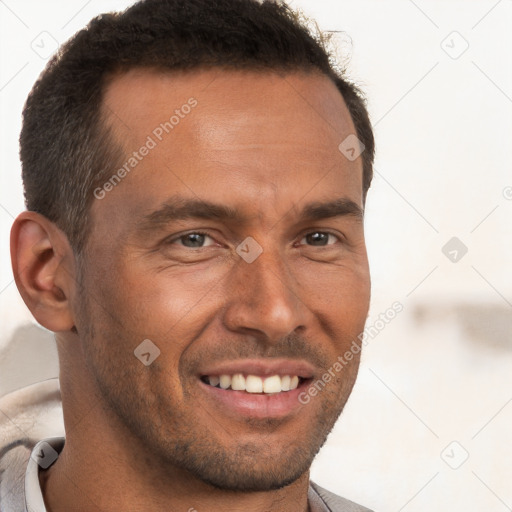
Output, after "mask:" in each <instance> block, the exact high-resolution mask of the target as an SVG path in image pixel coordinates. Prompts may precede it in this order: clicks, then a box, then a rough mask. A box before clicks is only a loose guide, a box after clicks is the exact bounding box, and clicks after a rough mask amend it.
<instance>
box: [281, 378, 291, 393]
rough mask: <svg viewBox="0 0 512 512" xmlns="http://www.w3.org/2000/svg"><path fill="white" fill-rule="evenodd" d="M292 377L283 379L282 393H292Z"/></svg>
mask: <svg viewBox="0 0 512 512" xmlns="http://www.w3.org/2000/svg"><path fill="white" fill-rule="evenodd" d="M290 380H291V379H290V376H289V375H285V376H284V377H281V391H290Z"/></svg>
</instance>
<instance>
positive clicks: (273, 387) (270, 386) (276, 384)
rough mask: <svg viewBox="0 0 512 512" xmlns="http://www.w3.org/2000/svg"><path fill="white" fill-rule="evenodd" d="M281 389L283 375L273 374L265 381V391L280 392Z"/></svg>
mask: <svg viewBox="0 0 512 512" xmlns="http://www.w3.org/2000/svg"><path fill="white" fill-rule="evenodd" d="M280 391H281V377H279V375H273V376H272V377H267V378H266V379H265V380H264V381H263V392H264V393H279V392H280Z"/></svg>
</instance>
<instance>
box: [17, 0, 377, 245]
mask: <svg viewBox="0 0 512 512" xmlns="http://www.w3.org/2000/svg"><path fill="white" fill-rule="evenodd" d="M134 67H148V68H156V69H162V70H165V71H171V72H172V71H175V70H180V71H183V70H194V69H204V68H210V67H217V68H226V69H250V70H262V71H264V70H267V71H268V70H276V71H314V70H316V71H319V72H321V73H323V74H325V75H327V76H328V77H330V78H331V79H332V80H333V82H334V83H335V84H336V86H337V88H338V90H339V91H340V93H341V95H342V96H343V98H344V100H345V103H346V105H347V107H348V110H349V112H350V114H351V116H352V120H353V122H354V125H355V128H356V131H357V137H358V138H359V139H360V141H361V142H362V143H363V144H364V146H365V151H364V152H363V155H362V158H363V198H364V200H365V199H366V193H367V191H368V188H369V187H370V183H371V180H372V176H373V159H374V138H373V131H372V127H371V124H370V121H369V118H368V113H367V110H366V105H365V101H364V98H363V96H362V94H361V92H360V91H359V89H358V88H357V87H356V86H355V85H354V84H353V83H351V82H350V81H349V80H347V79H346V78H345V77H344V76H342V75H343V73H341V72H339V71H337V70H336V67H335V63H334V62H333V61H332V58H331V56H330V55H329V53H328V51H327V50H326V47H325V44H324V40H323V38H322V37H321V36H320V37H319V36H316V37H315V36H314V35H313V34H312V33H311V32H310V31H309V30H308V29H307V27H306V26H305V25H304V24H303V23H301V22H300V20H299V18H298V16H297V14H296V13H294V12H293V11H292V10H291V9H290V8H289V7H288V6H287V5H286V4H284V3H281V2H275V1H271V0H264V1H262V2H260V1H257V0H215V2H213V1H212V0H142V1H140V2H138V3H136V4H135V5H133V6H132V7H130V8H129V9H127V10H126V11H124V12H122V13H109V14H103V15H100V16H97V17H96V18H94V19H93V20H91V22H90V23H89V24H88V26H87V27H86V28H84V29H83V30H80V31H79V32H78V33H77V34H75V35H74V36H73V37H72V38H71V39H70V40H69V41H68V42H67V43H66V44H65V45H64V46H63V47H61V49H60V50H59V52H58V53H57V54H56V55H55V56H54V57H53V58H52V59H51V60H50V62H49V63H48V65H47V66H46V68H45V70H44V71H43V72H42V74H41V76H40V77H39V79H38V80H37V82H36V83H35V85H34V87H33V89H32V91H31V92H30V94H29V96H28V98H27V102H26V105H25V108H24V111H23V128H22V131H21V135H20V157H21V162H22V176H23V183H24V188H25V201H26V206H27V208H28V209H29V210H33V211H36V212H39V213H41V214H42V215H44V216H45V217H47V218H48V219H50V220H51V221H53V222H54V223H55V224H57V226H59V227H60V228H61V229H62V230H63V231H64V232H65V233H66V235H67V237H68V239H69V241H70V244H71V246H72V247H73V249H74V250H75V251H76V252H77V253H80V252H81V250H82V249H83V247H84V245H85V241H86V238H87V232H88V227H89V223H88V211H89V207H90V204H91V202H92V201H93V200H94V196H93V193H92V190H94V188H95V187H96V186H97V185H98V184H99V183H101V182H102V181H103V180H104V179H105V176H106V173H107V172H111V169H112V168H114V167H115V166H116V165H117V163H118V161H119V159H120V157H121V155H120V148H119V147H117V146H116V145H115V144H114V142H113V140H112V137H110V136H109V133H108V131H107V129H106V127H105V124H104V123H103V122H102V119H101V116H100V112H101V102H102V91H103V89H104V85H105V82H106V80H107V79H108V77H109V76H111V75H112V74H113V73H117V72H120V71H124V70H128V69H130V68H134ZM340 142H341V141H340Z"/></svg>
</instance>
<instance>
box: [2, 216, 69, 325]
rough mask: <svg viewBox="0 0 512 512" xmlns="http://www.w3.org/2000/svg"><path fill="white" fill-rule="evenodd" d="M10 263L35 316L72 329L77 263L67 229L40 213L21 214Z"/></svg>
mask: <svg viewBox="0 0 512 512" xmlns="http://www.w3.org/2000/svg"><path fill="white" fill-rule="evenodd" d="M11 262H12V270H13V273H14V280H15V281H16V285H17V287H18V290H19V291H20V294H21V296H22V298H23V300H24V301H25V304H26V305H27V307H28V308H29V309H30V311H31V312H32V314H33V315H34V318H35V319H36V320H37V321H38V322H39V323H40V324H41V325H42V326H43V327H46V328H47V329H49V330H50V331H53V332H61V331H68V330H71V329H72V328H73V327H74V319H73V313H72V311H73V310H72V308H71V304H70V297H72V296H74V290H75V289H76V275H75V267H76V266H75V256H74V254H73V250H72V249H71V246H70V245H69V242H68V239H67V237H66V235H65V234H64V232H63V231H61V230H60V229H59V228H58V227H57V226H56V225H55V224H54V223H53V222H51V221H50V220H48V219H47V218H46V217H44V216H43V215H40V214H39V213H36V212H28V211H27V212H23V213H21V214H20V215H19V216H18V217H17V218H16V220H15V221H14V224H13V226H12V229H11Z"/></svg>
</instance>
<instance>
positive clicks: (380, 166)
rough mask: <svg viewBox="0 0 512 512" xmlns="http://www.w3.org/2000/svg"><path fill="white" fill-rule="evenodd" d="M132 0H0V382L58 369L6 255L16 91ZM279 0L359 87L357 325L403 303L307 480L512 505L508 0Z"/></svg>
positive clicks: (387, 500)
mask: <svg viewBox="0 0 512 512" xmlns="http://www.w3.org/2000/svg"><path fill="white" fill-rule="evenodd" d="M130 3H131V2H130V1H126V0H125V1H122V0H102V1H101V2H100V1H99V0H89V1H86V0H67V1H45V2H36V1H32V2H29V1H20V2H15V1H14V0H1V1H0V23H1V26H0V38H1V47H0V52H1V61H0V62H1V64H0V102H1V128H0V129H1V133H0V144H1V151H0V159H1V172H0V319H1V320H0V322H1V327H2V330H1V335H0V368H1V370H0V371H1V372H2V373H1V374H0V395H2V394H4V393H7V392H8V391H11V390H13V389H16V388H18V387H21V386H23V385H26V384H29V383H31V382H35V381H38V380H42V379H44V378H48V377H51V376H54V375H57V372H58V365H57V361H56V352H55V347H54V345H53V341H52V340H53V338H52V336H51V334H49V333H43V332H41V333H40V332H39V331H38V330H37V328H36V327H35V326H34V325H33V321H32V319H31V315H30V313H29V312H28V310H27V309H26V307H25V305H24V304H23V302H22V300H21V298H20V297H19V294H18V291H17V289H16V286H15V284H14V283H13V281H12V273H11V270H10V257H9V230H10V226H11V224H12V221H13V218H14V217H15V216H16V215H17V214H18V213H19V212H20V211H22V210H23V208H24V205H23V194H22V186H21V179H20V164H19V160H18V135H19V131H20V126H21V110H22V107H23V103H24V101H25V98H26V96H27V94H28V92H29V90H30V88H31V87H32V85H33V83H34V81H35V80H36V78H37V76H38V74H39V73H40V72H41V70H42V69H43V67H44V65H45V63H46V59H47V58H48V56H49V54H50V53H52V52H53V50H55V49H56V47H57V45H58V44H59V43H62V42H64V41H65V40H67V39H68V38H69V37H70V36H71V35H72V34H74V33H75V32H76V31H77V30H79V29H80V28H82V27H83V26H84V25H85V24H86V23H87V22H88V21H89V20H90V18H92V17H93V16H95V15H97V14H99V13H100V12H105V11H109V10H120V9H124V8H125V7H127V6H128V5H129V4H130ZM290 4H291V5H292V6H294V7H297V8H302V9H303V10H304V12H305V13H306V14H307V15H310V16H312V17H313V18H315V19H316V20H317V22H318V24H319V26H320V28H321V29H322V30H329V31H335V33H336V37H335V39H336V41H337V46H338V51H339V54H340V55H341V56H342V57H343V59H344V61H345V63H346V64H347V66H348V72H349V75H350V76H351V77H352V78H353V79H354V80H355V81H356V82H357V83H359V84H360V85H361V86H362V87H363V89H364V91H365V92H366V94H367V96H368V99H369V109H370V113H371V117H372V121H373V124H374V126H375V133H376V139H377V159H376V165H375V169H376V175H375V178H374V182H373V184H372V187H371V189H370V192H369V194H368V200H367V212H366V233H367V244H368V251H369V257H370V267H371V273H372V285H373V291H372V305H371V310H370V316H369V319H368V325H373V323H374V322H375V320H376V319H377V318H378V317H379V314H380V313H383V312H384V311H386V310H387V309H388V308H389V307H390V306H391V305H392V304H393V303H394V302H395V301H399V302H400V303H402V304H403V306H404V310H403V312H402V313H400V314H399V315H397V316H396V318H395V319H394V320H392V321H391V322H390V323H389V324H388V325H386V326H385V328H384V329H381V330H380V332H379V333H378V335H377V336H374V337H371V338H369V339H368V344H367V345H366V347H365V351H364V355H363V362H362V366H361V370H360V374H359V378H358V381H357V383H356V386H355V388H354V392H353V395H352V396H351V398H350V400H349V403H348V404H347V406H346V408H345V411H344V413H343V414H342V417H341V419H340V421H339V422H338V424H337V425H336V427H335V429H334V431H333V433H332V434H331V436H330V437H329V439H328V442H327V443H326V445H325V447H324V448H323V449H322V451H321V453H320V455H319V456H318V458H317V459H316V461H315V463H314V465H313V468H312V479H313V480H314V481H316V482H317V483H319V484H320V485H323V486H324V487H326V488H328V489H330V490H332V491H334V492H336V493H338V494H340V495H343V496H345V497H347V498H350V499H352V500H354V501H356V502H360V503H362V504H364V505H366V506H368V507H370V508H373V509H375V510H376V511H381V512H388V511H389V512H391V511H393V512H400V511H405V512H427V511H428V512H430V511H432V510H435V511H450V512H462V511H486V512H503V511H505V510H512V486H511V485H510V482H511V481H512V463H511V460H512V428H511V425H512V334H511V333H512V271H511V269H510V264H511V262H512V242H511V240H512V151H511V147H512V58H511V49H512V31H511V27H512V1H511V0H500V1H496V0H479V1H468V0H465V1H462V0H460V1H453V0H444V1H440V0H439V1H432V0H431V1H426V0H415V1H412V0H388V1H383V0H294V1H292V2H290ZM454 237H455V240H452V239H453V238H454ZM450 240H451V242H450V244H449V245H448V246H447V247H445V245H446V244H447V243H448V242H449V241H450ZM443 248H444V249H443ZM466 250H467V252H466ZM30 324H32V325H30Z"/></svg>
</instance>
